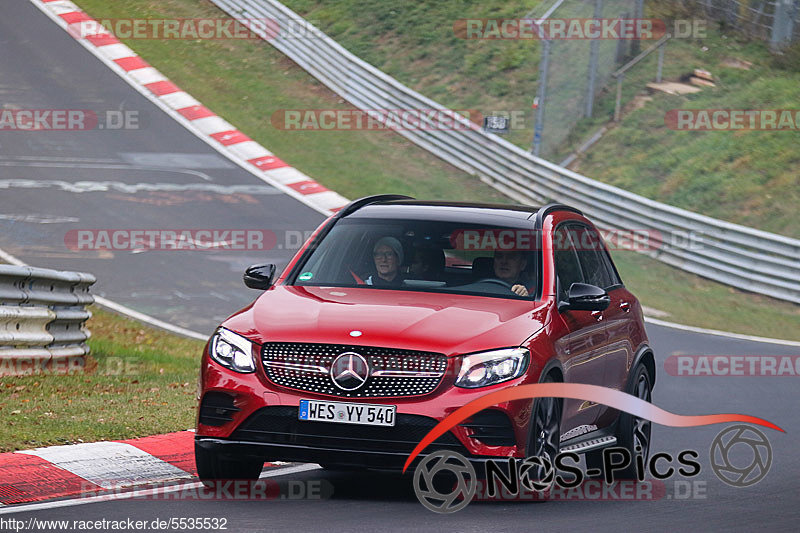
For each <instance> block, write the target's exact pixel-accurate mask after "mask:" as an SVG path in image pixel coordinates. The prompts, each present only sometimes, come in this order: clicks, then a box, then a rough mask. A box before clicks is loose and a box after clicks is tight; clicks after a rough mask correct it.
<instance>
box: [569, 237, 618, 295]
mask: <svg viewBox="0 0 800 533" xmlns="http://www.w3.org/2000/svg"><path fill="white" fill-rule="evenodd" d="M569 234H570V237H571V239H572V242H573V244H574V246H575V248H576V250H577V252H578V260H579V261H580V264H581V269H582V270H583V278H584V279H585V280H586V281H585V283H589V284H591V285H596V286H597V287H600V288H602V289H607V288H609V287H611V286H612V285H616V281H615V280H614V277H615V276H614V275H613V270H612V269H611V268H610V266H611V265H610V264H609V260H608V256H607V254H606V247H605V244H604V243H603V238H602V237H601V236H600V234H599V233H597V232H596V231H595V230H594V229H591V228H589V227H587V226H583V225H570V227H569Z"/></svg>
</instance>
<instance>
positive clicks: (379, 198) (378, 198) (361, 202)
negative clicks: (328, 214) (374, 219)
mask: <svg viewBox="0 0 800 533" xmlns="http://www.w3.org/2000/svg"><path fill="white" fill-rule="evenodd" d="M392 200H414V198H413V197H411V196H406V195H405V194H375V195H373V196H365V197H364V198H359V199H358V200H353V201H352V202H350V203H349V204H347V205H346V206H344V207H343V208H341V209H340V210H339V211H337V213H336V215H334V218H344V217H346V216H347V215H349V214H351V213H354V212H356V211H358V210H359V209H361V208H362V207H364V206H365V205H371V204H378V203H382V202H391V201H392Z"/></svg>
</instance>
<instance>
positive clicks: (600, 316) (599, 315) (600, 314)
mask: <svg viewBox="0 0 800 533" xmlns="http://www.w3.org/2000/svg"><path fill="white" fill-rule="evenodd" d="M592 316H593V317H595V318H596V319H597V321H598V322H600V321H601V320H603V312H602V311H592Z"/></svg>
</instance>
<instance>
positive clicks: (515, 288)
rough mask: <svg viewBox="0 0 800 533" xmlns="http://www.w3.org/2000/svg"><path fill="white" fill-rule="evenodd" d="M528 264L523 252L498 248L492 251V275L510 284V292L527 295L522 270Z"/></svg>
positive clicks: (525, 281)
mask: <svg viewBox="0 0 800 533" xmlns="http://www.w3.org/2000/svg"><path fill="white" fill-rule="evenodd" d="M526 266H528V260H527V258H526V257H525V253H524V252H516V251H514V252H510V251H503V250H498V251H496V252H495V253H494V275H495V276H497V277H498V278H499V279H501V280H503V281H505V282H506V283H508V284H509V285H511V292H513V293H514V294H516V295H517V296H528V289H527V287H526V286H525V285H526V283H527V281H528V280H525V279H524V276H523V271H524V270H525V267H526Z"/></svg>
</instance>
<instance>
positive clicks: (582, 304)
mask: <svg viewBox="0 0 800 533" xmlns="http://www.w3.org/2000/svg"><path fill="white" fill-rule="evenodd" d="M568 299H569V301H568V302H564V301H562V302H559V303H558V310H559V311H566V310H572V311H605V310H606V309H607V308H608V306H609V304H610V303H611V298H610V297H609V296H608V293H607V292H606V291H605V290H603V289H601V288H600V287H597V286H595V285H589V284H588V283H573V284H572V286H571V287H570V288H569V295H568Z"/></svg>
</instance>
